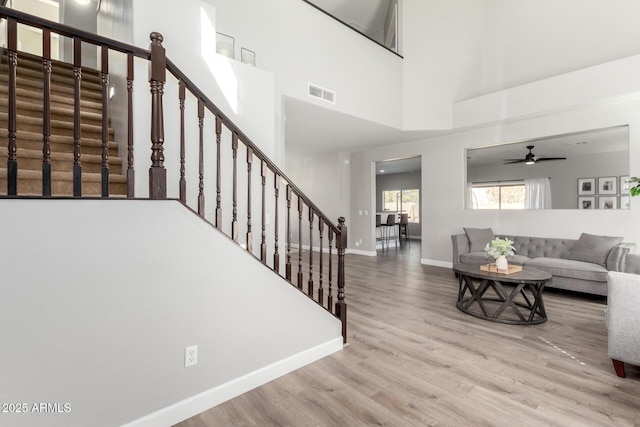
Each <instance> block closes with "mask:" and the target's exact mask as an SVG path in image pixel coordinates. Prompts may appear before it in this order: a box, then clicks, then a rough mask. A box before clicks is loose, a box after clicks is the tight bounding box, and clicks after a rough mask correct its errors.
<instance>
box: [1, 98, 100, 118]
mask: <svg viewBox="0 0 640 427" xmlns="http://www.w3.org/2000/svg"><path fill="white" fill-rule="evenodd" d="M0 106H5V107H8V106H9V100H8V99H7V98H3V97H0ZM16 107H17V108H18V110H21V109H22V110H29V111H36V112H40V113H42V110H43V108H42V104H35V103H33V102H26V101H20V100H17V101H16ZM50 110H51V114H52V115H53V114H60V115H68V116H69V117H70V118H72V119H73V115H74V110H73V106H70V107H69V108H65V107H61V106H57V105H53V103H52V105H51V107H50ZM18 115H20V114H18ZM80 117H81V119H87V120H96V121H100V120H102V114H101V113H98V112H92V111H86V110H81V111H80Z"/></svg>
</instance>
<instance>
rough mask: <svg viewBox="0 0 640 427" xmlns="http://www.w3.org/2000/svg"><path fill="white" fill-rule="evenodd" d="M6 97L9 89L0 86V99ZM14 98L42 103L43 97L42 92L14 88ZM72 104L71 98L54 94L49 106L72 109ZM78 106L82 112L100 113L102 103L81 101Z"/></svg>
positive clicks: (89, 100)
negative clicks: (59, 105) (62, 105)
mask: <svg viewBox="0 0 640 427" xmlns="http://www.w3.org/2000/svg"><path fill="white" fill-rule="evenodd" d="M8 95H9V88H8V87H7V86H6V85H0V99H7V96H8ZM16 98H17V99H34V100H37V101H39V102H40V103H42V100H43V98H44V97H43V95H42V90H36V89H29V88H23V87H18V88H16ZM74 103H75V101H74V99H73V96H65V95H60V94H55V93H52V94H51V105H54V104H64V105H70V106H71V108H73V105H74ZM80 106H81V107H82V108H83V109H84V110H86V109H90V110H95V111H102V102H101V101H98V100H91V99H81V100H80Z"/></svg>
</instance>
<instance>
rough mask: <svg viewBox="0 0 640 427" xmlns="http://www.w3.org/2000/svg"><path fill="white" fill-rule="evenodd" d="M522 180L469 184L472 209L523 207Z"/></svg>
mask: <svg viewBox="0 0 640 427" xmlns="http://www.w3.org/2000/svg"><path fill="white" fill-rule="evenodd" d="M524 196H525V191H524V182H522V181H516V182H509V183H504V184H500V183H482V184H471V207H472V209H524Z"/></svg>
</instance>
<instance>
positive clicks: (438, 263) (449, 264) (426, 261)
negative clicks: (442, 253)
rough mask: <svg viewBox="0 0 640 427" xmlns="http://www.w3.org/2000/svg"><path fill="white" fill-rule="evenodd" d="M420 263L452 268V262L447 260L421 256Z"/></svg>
mask: <svg viewBox="0 0 640 427" xmlns="http://www.w3.org/2000/svg"><path fill="white" fill-rule="evenodd" d="M420 264H425V265H432V266H434V267H444V268H453V263H452V262H447V261H437V260H434V259H425V258H422V259H421V260H420Z"/></svg>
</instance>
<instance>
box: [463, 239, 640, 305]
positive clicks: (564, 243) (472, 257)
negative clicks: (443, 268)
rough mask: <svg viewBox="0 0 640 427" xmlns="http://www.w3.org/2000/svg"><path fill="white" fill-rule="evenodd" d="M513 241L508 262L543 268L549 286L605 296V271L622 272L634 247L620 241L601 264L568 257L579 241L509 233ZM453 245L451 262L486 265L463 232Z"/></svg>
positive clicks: (484, 259) (483, 253) (479, 252)
mask: <svg viewBox="0 0 640 427" xmlns="http://www.w3.org/2000/svg"><path fill="white" fill-rule="evenodd" d="M496 236H499V237H502V238H504V237H507V238H509V239H510V240H512V241H513V242H514V244H513V245H514V246H515V248H516V254H515V255H514V256H512V257H507V259H508V260H509V263H511V264H517V265H523V266H527V267H533V268H537V269H540V270H544V271H546V272H548V273H549V274H551V275H552V276H553V280H552V283H551V284H549V285H548V286H549V287H552V288H559V289H567V290H571V291H577V292H584V293H589V294H594V295H602V296H606V295H607V273H608V272H609V271H624V268H625V258H626V255H627V253H628V252H629V251H630V250H631V249H632V248H633V246H634V245H633V244H632V243H620V244H617V245H616V246H615V247H613V249H611V250H610V251H609V253H608V256H606V262H605V260H604V259H603V263H602V264H597V263H593V262H585V261H578V260H575V259H570V258H571V254H572V249H573V247H574V245H575V244H576V242H578V240H573V239H557V238H544V237H527V236H508V235H503V234H496ZM451 241H452V244H453V262H454V263H470V264H487V263H488V262H493V260H492V259H487V257H486V256H485V252H484V250H481V251H478V250H477V249H478V245H476V248H475V249H476V250H475V251H474V252H471V251H470V246H471V245H470V242H469V239H468V238H467V235H466V234H456V235H453V236H451Z"/></svg>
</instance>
